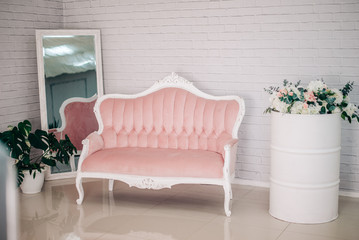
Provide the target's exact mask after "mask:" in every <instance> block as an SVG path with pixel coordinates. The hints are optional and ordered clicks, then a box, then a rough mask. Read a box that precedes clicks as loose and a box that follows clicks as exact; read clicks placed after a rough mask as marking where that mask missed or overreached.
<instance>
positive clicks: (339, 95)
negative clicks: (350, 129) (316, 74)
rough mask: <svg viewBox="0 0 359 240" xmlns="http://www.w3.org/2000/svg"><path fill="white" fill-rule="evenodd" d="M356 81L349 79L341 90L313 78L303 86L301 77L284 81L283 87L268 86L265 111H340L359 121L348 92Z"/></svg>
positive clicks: (344, 116)
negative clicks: (268, 102) (267, 101)
mask: <svg viewBox="0 0 359 240" xmlns="http://www.w3.org/2000/svg"><path fill="white" fill-rule="evenodd" d="M353 85H354V82H348V83H347V84H345V86H344V87H343V88H342V89H340V90H338V89H335V88H332V89H330V88H328V86H327V85H326V84H325V82H324V81H322V80H317V81H311V82H310V83H309V84H308V86H307V87H306V88H304V87H302V86H300V81H298V82H297V83H295V84H293V83H291V82H288V81H287V80H284V81H283V87H282V88H279V87H273V86H271V87H269V88H268V89H266V88H265V89H264V90H265V91H266V92H268V93H269V94H270V95H271V97H270V102H271V105H270V107H268V108H267V109H266V110H265V113H270V112H271V111H275V112H280V113H289V114H333V113H341V117H342V118H343V119H344V120H346V119H347V120H348V121H349V123H351V121H352V119H357V120H358V122H359V111H358V106H356V105H355V104H352V103H350V99H349V96H348V95H349V93H350V92H351V91H352V90H353Z"/></svg>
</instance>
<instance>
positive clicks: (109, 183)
mask: <svg viewBox="0 0 359 240" xmlns="http://www.w3.org/2000/svg"><path fill="white" fill-rule="evenodd" d="M114 182H115V180H113V179H109V180H108V190H109V191H110V192H112V191H113V183H114Z"/></svg>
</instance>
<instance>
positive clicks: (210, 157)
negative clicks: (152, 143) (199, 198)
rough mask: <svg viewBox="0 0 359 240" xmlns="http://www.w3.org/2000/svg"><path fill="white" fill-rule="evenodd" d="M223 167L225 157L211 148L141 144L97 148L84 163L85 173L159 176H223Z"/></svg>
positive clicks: (83, 169)
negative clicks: (152, 146)
mask: <svg viewBox="0 0 359 240" xmlns="http://www.w3.org/2000/svg"><path fill="white" fill-rule="evenodd" d="M99 160H100V161H101V163H100V161H99ZM222 169H223V158H222V156H221V155H220V154H218V153H215V152H212V151H204V150H186V151H183V150H180V149H161V148H158V149H155V148H138V147H125V148H109V149H105V150H102V151H97V152H96V153H94V154H92V155H91V156H89V157H88V158H86V160H85V161H84V162H83V164H82V171H85V172H104V173H115V174H128V175H138V176H157V177H203V178H220V177H222V175H223V172H222V171H223V170H222Z"/></svg>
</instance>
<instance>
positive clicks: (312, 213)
mask: <svg viewBox="0 0 359 240" xmlns="http://www.w3.org/2000/svg"><path fill="white" fill-rule="evenodd" d="M271 117H272V126H271V128H272V129H271V130H272V133H271V186H270V209H269V213H270V214H271V215H272V216H273V217H275V218H278V219H282V220H285V221H288V222H295V223H323V222H329V221H331V220H334V219H336V218H337V216H338V191H339V165H340V148H341V147H340V145H341V118H340V114H325V115H298V114H282V113H275V112H273V113H272V114H271Z"/></svg>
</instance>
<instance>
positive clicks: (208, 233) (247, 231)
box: [188, 217, 282, 240]
mask: <svg viewBox="0 0 359 240" xmlns="http://www.w3.org/2000/svg"><path fill="white" fill-rule="evenodd" d="M281 232H282V230H279V229H269V228H261V227H255V226H245V225H243V224H241V223H240V222H237V221H231V219H230V218H226V217H218V218H216V219H215V220H214V221H212V222H210V223H208V224H206V225H205V226H204V227H203V228H201V229H200V230H199V231H197V232H196V233H194V234H193V235H192V236H191V237H190V238H189V239H188V240H198V239H206V240H218V239H223V240H242V239H243V240H249V239H250V240H267V239H268V240H269V239H273V240H274V239H277V238H278V236H279V235H280V234H281Z"/></svg>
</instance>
